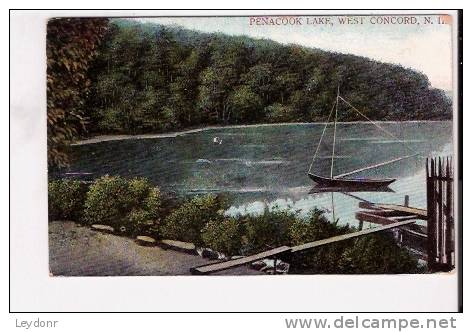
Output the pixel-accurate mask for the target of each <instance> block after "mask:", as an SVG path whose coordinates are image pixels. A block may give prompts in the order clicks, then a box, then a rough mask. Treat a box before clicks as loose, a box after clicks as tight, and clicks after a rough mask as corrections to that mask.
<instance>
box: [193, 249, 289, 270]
mask: <svg viewBox="0 0 472 332" xmlns="http://www.w3.org/2000/svg"><path fill="white" fill-rule="evenodd" d="M290 250H291V248H290V247H287V246H282V247H278V248H275V249H272V250H268V251H264V252H261V253H258V254H255V255H251V256H247V257H242V258H237V259H232V260H229V261H224V262H219V263H213V264H207V265H202V266H197V267H194V268H191V269H190V272H191V273H192V274H209V273H213V272H218V271H222V270H227V269H230V268H233V267H236V266H241V265H244V264H249V263H252V262H255V261H259V260H261V259H264V258H269V257H272V256H276V255H279V254H281V253H284V252H288V251H290Z"/></svg>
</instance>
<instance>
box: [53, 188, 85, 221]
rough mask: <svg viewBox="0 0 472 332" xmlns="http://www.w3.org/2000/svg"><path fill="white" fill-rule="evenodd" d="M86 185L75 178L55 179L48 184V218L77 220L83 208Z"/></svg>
mask: <svg viewBox="0 0 472 332" xmlns="http://www.w3.org/2000/svg"><path fill="white" fill-rule="evenodd" d="M85 193H86V186H85V185H84V184H82V183H81V182H80V181H76V180H55V181H51V182H49V184H48V209H49V220H57V219H63V220H74V221H79V220H80V218H81V217H82V214H83V210H84V202H85Z"/></svg>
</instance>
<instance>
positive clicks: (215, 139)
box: [213, 136, 223, 144]
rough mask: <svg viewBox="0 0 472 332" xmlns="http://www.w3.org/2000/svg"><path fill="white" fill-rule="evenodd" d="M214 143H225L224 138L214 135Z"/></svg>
mask: <svg viewBox="0 0 472 332" xmlns="http://www.w3.org/2000/svg"><path fill="white" fill-rule="evenodd" d="M213 143H215V144H221V143H223V140H222V139H221V138H219V137H218V136H215V137H213Z"/></svg>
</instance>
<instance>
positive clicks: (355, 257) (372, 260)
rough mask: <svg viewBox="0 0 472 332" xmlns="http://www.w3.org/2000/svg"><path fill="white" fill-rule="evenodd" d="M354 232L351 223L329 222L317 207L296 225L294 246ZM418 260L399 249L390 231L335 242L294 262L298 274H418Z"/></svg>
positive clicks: (304, 253) (293, 259)
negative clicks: (344, 224)
mask: <svg viewBox="0 0 472 332" xmlns="http://www.w3.org/2000/svg"><path fill="white" fill-rule="evenodd" d="M352 231H354V230H353V229H351V228H350V227H349V226H338V225H337V223H332V222H329V221H328V219H326V217H325V216H324V215H323V212H322V211H320V210H317V209H315V210H313V211H312V212H311V214H310V216H309V218H308V220H297V221H296V222H295V223H293V224H292V226H291V229H290V237H291V243H292V245H297V244H302V243H306V242H311V241H317V240H322V239H326V238H329V237H332V236H337V235H341V234H347V233H349V232H352ZM417 263H418V262H417V260H416V259H415V258H413V257H412V256H411V255H410V254H409V253H408V252H407V251H406V250H404V249H401V248H398V246H397V245H396V243H395V241H394V239H393V238H392V237H391V235H390V234H388V233H382V234H372V235H369V236H365V237H360V238H357V239H351V240H346V241H341V242H337V243H332V244H329V245H326V246H322V247H319V248H314V249H312V250H311V251H305V252H303V253H300V254H298V255H296V256H294V257H292V262H291V265H290V269H291V272H294V273H323V274H326V273H338V274H350V273H357V274H367V273H382V274H385V273H415V272H417Z"/></svg>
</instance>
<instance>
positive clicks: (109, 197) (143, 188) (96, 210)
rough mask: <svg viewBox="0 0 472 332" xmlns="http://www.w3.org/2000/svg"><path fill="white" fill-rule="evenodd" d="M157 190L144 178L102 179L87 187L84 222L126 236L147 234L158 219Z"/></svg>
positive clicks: (158, 197) (117, 177)
mask: <svg viewBox="0 0 472 332" xmlns="http://www.w3.org/2000/svg"><path fill="white" fill-rule="evenodd" d="M159 208H160V195H159V190H158V189H157V188H155V187H153V186H152V185H151V183H150V182H149V181H148V180H146V179H132V180H127V179H125V178H122V177H119V176H108V175H107V176H103V177H101V178H100V179H98V180H96V181H95V183H94V184H92V185H91V186H90V190H89V192H88V193H87V198H86V201H85V213H84V219H85V221H86V222H87V223H89V224H93V223H96V224H104V225H109V226H112V227H114V228H115V229H124V231H125V233H127V234H131V235H136V234H137V233H140V232H141V233H147V232H149V228H150V227H153V226H154V227H155V225H156V223H157V221H158V219H159Z"/></svg>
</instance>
